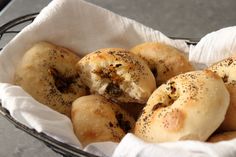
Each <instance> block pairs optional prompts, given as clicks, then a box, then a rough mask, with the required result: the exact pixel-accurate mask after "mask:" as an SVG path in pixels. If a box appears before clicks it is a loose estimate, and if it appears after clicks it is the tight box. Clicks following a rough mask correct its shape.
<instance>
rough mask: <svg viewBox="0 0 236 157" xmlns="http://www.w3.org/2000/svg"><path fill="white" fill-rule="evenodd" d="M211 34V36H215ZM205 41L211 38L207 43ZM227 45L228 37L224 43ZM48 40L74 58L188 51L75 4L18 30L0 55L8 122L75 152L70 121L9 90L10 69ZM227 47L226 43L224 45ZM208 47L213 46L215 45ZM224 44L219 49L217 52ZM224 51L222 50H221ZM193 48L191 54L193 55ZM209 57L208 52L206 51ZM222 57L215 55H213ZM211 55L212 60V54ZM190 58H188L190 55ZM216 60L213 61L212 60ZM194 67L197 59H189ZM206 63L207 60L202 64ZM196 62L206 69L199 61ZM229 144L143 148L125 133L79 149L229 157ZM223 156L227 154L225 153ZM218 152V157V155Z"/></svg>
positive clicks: (57, 7)
mask: <svg viewBox="0 0 236 157" xmlns="http://www.w3.org/2000/svg"><path fill="white" fill-rule="evenodd" d="M216 34H217V33H216ZM208 40H211V39H208ZM230 40H233V38H230ZM38 41H49V42H52V43H55V44H57V45H62V46H64V47H67V48H69V49H71V50H73V51H75V52H77V53H78V54H79V55H80V56H83V55H85V54H87V53H89V52H91V51H94V50H96V49H99V48H105V47H123V48H127V49H129V48H131V47H133V46H134V45H136V44H139V43H142V42H146V41H159V42H163V43H166V44H169V45H172V46H174V47H176V48H178V49H180V50H182V51H184V52H186V53H187V52H189V48H188V46H187V45H186V43H185V42H184V41H181V40H171V39H169V38H168V37H166V36H165V35H164V34H162V33H161V32H159V31H155V30H153V29H151V28H148V27H146V26H144V25H142V24H140V23H137V22H135V21H133V20H130V19H127V18H125V17H121V16H119V15H116V14H114V13H112V12H110V11H108V10H105V9H103V8H100V7H98V6H95V5H92V4H90V3H87V2H85V1H81V0H54V1H52V2H51V3H50V4H49V5H48V6H47V7H45V8H44V9H43V10H42V11H41V12H40V14H39V15H38V16H37V18H36V19H35V20H34V22H33V23H32V24H30V25H28V26H27V27H26V28H24V29H23V30H22V31H21V32H20V33H19V34H18V35H17V36H16V37H15V38H14V39H13V40H11V41H10V42H9V43H8V44H7V45H6V46H5V47H4V49H3V50H2V51H1V53H0V82H1V83H0V99H1V100H2V105H3V106H4V107H5V108H7V109H8V110H9V112H10V114H11V116H12V117H13V118H15V119H16V120H17V121H19V122H21V123H22V124H25V125H27V126H28V127H30V128H34V129H36V130H37V131H38V132H44V133H46V134H47V135H49V136H51V137H53V138H55V139H57V140H59V141H62V142H65V143H68V144H70V145H72V146H74V147H77V148H80V149H82V148H81V145H80V143H79V141H78V140H77V139H76V137H75V135H74V133H73V128H72V125H71V122H70V120H69V119H68V118H67V117H66V116H63V115H61V114H59V113H57V112H55V111H53V110H51V109H50V108H48V107H47V106H45V105H43V104H40V103H39V102H37V101H36V100H34V99H33V98H32V97H31V96H30V95H28V94H27V93H26V92H25V91H24V90H23V89H22V88H20V87H18V86H14V85H12V84H11V83H12V79H13V75H14V72H15V67H16V66H17V64H18V63H19V61H20V60H21V58H22V56H23V55H24V53H25V52H26V50H27V49H29V48H30V47H31V46H32V45H33V44H34V43H36V42H38ZM200 43H202V44H201V45H200V46H199V45H197V46H196V47H191V51H190V52H195V51H197V52H198V54H199V55H198V56H199V58H204V54H205V53H202V50H203V47H204V51H206V50H207V45H205V43H203V42H202V41H201V42H200ZM229 43H232V42H229ZM212 44H217V43H216V42H214V43H212ZM224 46H225V45H223V44H222V47H224ZM226 46H228V45H226ZM195 48H196V50H195ZM206 52H209V51H206ZM214 52H219V54H221V53H222V50H221V51H214ZM213 56H214V55H213ZM190 58H194V57H193V54H192V53H191V56H190ZM218 59H219V58H218ZM192 61H194V62H195V63H198V58H196V59H195V60H194V59H192ZM207 61H208V60H207ZM199 63H204V64H207V63H206V62H205V61H203V60H200V59H199ZM233 145H235V141H230V142H221V143H219V144H205V143H201V142H194V141H185V142H176V143H164V144H149V143H145V142H143V141H141V140H140V139H137V138H136V137H134V135H132V134H127V135H126V136H125V137H124V138H123V140H122V141H121V143H120V144H118V143H114V142H100V143H94V144H90V145H88V146H87V147H85V148H84V150H86V151H88V152H92V153H94V154H97V155H101V156H112V154H113V152H114V154H113V156H115V157H116V156H124V157H127V156H144V157H149V156H166V154H167V155H168V156H169V157H172V156H173V157H176V156H177V155H178V156H185V157H188V156H202V157H203V156H206V155H208V156H209V157H211V156H212V157H213V156H217V155H218V153H219V154H220V152H219V150H221V152H222V153H224V155H228V156H227V157H229V156H230V155H232V154H235V155H236V152H235V151H236V148H233ZM226 152H227V153H226ZM222 153H221V155H222Z"/></svg>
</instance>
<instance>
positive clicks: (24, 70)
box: [14, 42, 87, 117]
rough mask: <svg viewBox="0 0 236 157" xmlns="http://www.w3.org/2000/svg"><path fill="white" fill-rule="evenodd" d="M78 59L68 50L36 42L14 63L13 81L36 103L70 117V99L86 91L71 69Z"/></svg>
mask: <svg viewBox="0 0 236 157" xmlns="http://www.w3.org/2000/svg"><path fill="white" fill-rule="evenodd" d="M79 59H80V58H79V57H78V56H77V55H75V54H74V53H73V52H71V51H70V50H68V49H65V48H62V47H59V46H56V45H53V44H50V43H48V42H39V43H36V44H35V45H33V47H32V48H30V49H29V50H28V51H27V52H26V53H25V54H24V56H23V58H22V60H21V62H20V63H19V65H18V66H17V68H16V72H15V76H14V83H15V84H16V85H20V86H21V87H22V88H23V89H24V90H25V91H26V92H28V93H29V94H30V95H31V96H32V97H33V98H35V99H36V100H37V101H39V102H40V103H42V104H45V105H47V106H49V107H50V108H52V109H54V110H56V111H58V112H60V113H62V114H65V115H67V116H68V117H70V112H71V105H72V102H73V101H74V100H75V99H76V98H78V97H80V96H83V95H86V93H87V89H86V86H85V85H83V84H82V82H81V80H80V77H79V75H78V74H77V71H76V69H75V65H76V63H77V62H78V61H79Z"/></svg>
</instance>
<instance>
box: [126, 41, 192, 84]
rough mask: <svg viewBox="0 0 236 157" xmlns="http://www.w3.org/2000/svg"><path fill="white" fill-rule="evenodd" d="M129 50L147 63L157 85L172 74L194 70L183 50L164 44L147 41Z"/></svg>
mask: <svg viewBox="0 0 236 157" xmlns="http://www.w3.org/2000/svg"><path fill="white" fill-rule="evenodd" d="M130 51H131V52H132V53H134V54H136V55H138V56H140V57H141V58H143V59H144V60H145V61H146V62H147V63H148V65H149V68H150V69H151V70H152V72H153V74H154V76H155V78H156V83H157V85H158V86H159V85H161V84H162V83H165V82H166V81H167V80H168V79H170V78H171V77H173V76H176V75H178V74H181V73H185V72H188V71H193V70H194V68H193V66H192V65H191V64H190V63H189V62H188V59H187V58H186V57H185V56H184V53H183V52H181V51H180V50H178V49H176V48H174V47H172V46H169V45H166V44H162V43H158V42H148V43H143V44H140V45H137V46H135V47H134V48H132V49H131V50H130Z"/></svg>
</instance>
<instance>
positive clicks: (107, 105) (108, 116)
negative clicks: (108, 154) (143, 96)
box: [71, 95, 135, 146]
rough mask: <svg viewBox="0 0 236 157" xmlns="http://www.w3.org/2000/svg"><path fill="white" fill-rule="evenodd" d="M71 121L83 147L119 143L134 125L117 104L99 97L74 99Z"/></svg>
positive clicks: (131, 119) (90, 96)
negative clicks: (96, 143) (92, 144)
mask: <svg viewBox="0 0 236 157" xmlns="http://www.w3.org/2000/svg"><path fill="white" fill-rule="evenodd" d="M71 119H72V124H73V127H74V132H75V134H76V136H77V137H78V139H79V140H80V142H81V144H82V145H83V146H86V145H88V144H90V143H93V142H102V141H113V142H119V141H120V140H121V139H122V137H123V136H124V135H125V134H126V133H127V132H129V131H131V130H132V128H133V127H134V123H135V121H134V119H133V118H132V117H130V116H129V115H128V114H127V113H126V112H125V111H124V110H122V109H121V108H120V107H119V106H118V105H117V104H115V103H113V102H110V101H108V100H107V99H105V98H104V97H102V96H99V95H89V96H83V97H80V98H78V99H76V100H75V101H74V102H73V104H72V110H71Z"/></svg>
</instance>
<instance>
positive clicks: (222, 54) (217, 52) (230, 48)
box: [189, 26, 236, 66]
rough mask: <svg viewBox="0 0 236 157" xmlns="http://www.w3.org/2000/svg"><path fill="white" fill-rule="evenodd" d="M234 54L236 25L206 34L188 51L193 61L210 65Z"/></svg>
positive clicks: (235, 50)
mask: <svg viewBox="0 0 236 157" xmlns="http://www.w3.org/2000/svg"><path fill="white" fill-rule="evenodd" d="M234 54H236V26H233V27H227V28H223V29H220V30H218V31H215V32H212V33H209V34H207V35H206V36H205V37H203V38H202V39H201V40H200V41H199V43H198V44H197V45H196V46H192V47H191V48H190V52H189V60H190V61H191V62H193V63H197V64H204V65H208V66H209V65H211V64H213V63H216V62H218V61H220V60H222V59H223V58H226V57H229V56H232V55H234Z"/></svg>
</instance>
